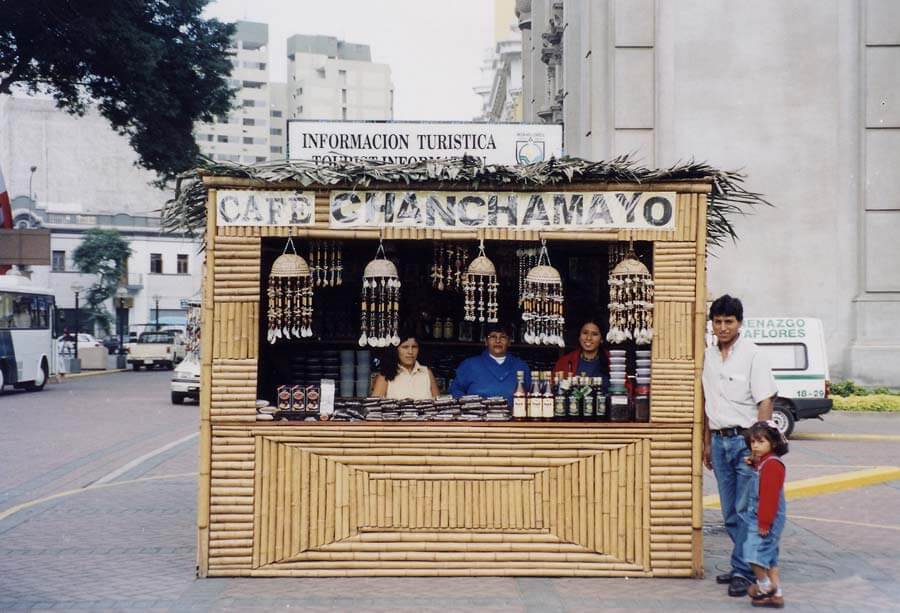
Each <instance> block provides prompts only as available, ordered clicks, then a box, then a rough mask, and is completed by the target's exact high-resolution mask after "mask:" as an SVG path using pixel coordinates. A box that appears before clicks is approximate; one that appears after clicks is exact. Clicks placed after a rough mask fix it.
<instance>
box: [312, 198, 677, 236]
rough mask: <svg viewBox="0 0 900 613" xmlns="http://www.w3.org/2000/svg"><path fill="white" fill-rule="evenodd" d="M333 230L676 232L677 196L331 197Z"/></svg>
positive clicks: (330, 214) (330, 220) (330, 219)
mask: <svg viewBox="0 0 900 613" xmlns="http://www.w3.org/2000/svg"><path fill="white" fill-rule="evenodd" d="M329 225H330V227H332V228H372V227H398V228H440V229H454V228H456V229H471V228H519V229H523V230H540V229H552V228H558V229H565V228H572V229H626V228H628V229H641V230H674V229H675V192H616V191H608V192H563V191H555V192H553V191H547V192H486V191H472V192H464V191H452V192H450V191H446V192H444V191H400V190H365V191H341V190H335V191H332V192H331V196H330V206H329Z"/></svg>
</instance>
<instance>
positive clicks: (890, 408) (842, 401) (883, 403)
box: [832, 394, 900, 412]
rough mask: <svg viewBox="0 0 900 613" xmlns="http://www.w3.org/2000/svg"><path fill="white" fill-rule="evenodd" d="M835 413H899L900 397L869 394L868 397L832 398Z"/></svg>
mask: <svg viewBox="0 0 900 613" xmlns="http://www.w3.org/2000/svg"><path fill="white" fill-rule="evenodd" d="M832 400H834V410H836V411H882V412H894V411H897V412H900V396H897V395H892V394H870V395H868V396H847V397H841V396H834V397H833V398H832Z"/></svg>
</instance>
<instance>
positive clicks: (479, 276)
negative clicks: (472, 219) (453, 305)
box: [463, 241, 500, 323]
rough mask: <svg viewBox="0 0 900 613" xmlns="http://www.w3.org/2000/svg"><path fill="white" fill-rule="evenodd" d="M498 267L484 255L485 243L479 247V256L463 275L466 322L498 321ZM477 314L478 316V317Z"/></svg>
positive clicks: (482, 242)
mask: <svg viewBox="0 0 900 613" xmlns="http://www.w3.org/2000/svg"><path fill="white" fill-rule="evenodd" d="M499 286H500V285H499V283H497V267H496V266H494V263H493V262H492V261H491V260H490V259H488V257H487V256H486V255H485V254H484V241H481V242H480V244H479V245H478V256H477V257H476V258H475V259H474V260H472V261H471V263H469V267H468V268H467V269H466V272H465V274H464V275H463V295H464V300H465V302H464V315H463V319H465V320H466V321H476V320H477V321H482V322H483V321H487V322H491V323H493V322H496V321H497V307H498V304H497V288H498V287H499ZM476 312H477V316H476Z"/></svg>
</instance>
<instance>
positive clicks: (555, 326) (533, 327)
mask: <svg viewBox="0 0 900 613" xmlns="http://www.w3.org/2000/svg"><path fill="white" fill-rule="evenodd" d="M543 262H546V263H543ZM564 301H565V299H564V297H563V285H562V276H561V275H560V274H559V271H558V270H556V269H555V268H553V266H551V265H550V256H549V254H548V253H547V246H546V243H545V242H544V241H541V252H540V255H539V256H538V265H537V266H535V267H534V268H532V269H531V270H529V271H528V274H527V275H526V276H525V286H524V293H523V297H522V321H524V322H525V334H524V339H525V342H526V343H530V344H532V345H556V346H559V347H563V346H564V345H565V341H564V340H563V330H564V328H565V323H566V320H565V317H563V302H564Z"/></svg>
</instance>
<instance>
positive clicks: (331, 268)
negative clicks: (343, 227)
mask: <svg viewBox="0 0 900 613" xmlns="http://www.w3.org/2000/svg"><path fill="white" fill-rule="evenodd" d="M342 251H343V250H342V248H341V243H339V242H337V241H313V242H312V243H310V245H309V267H310V270H311V273H312V284H313V286H314V287H337V286H338V285H341V284H342V283H343V274H344V265H343V261H342V257H343V255H342Z"/></svg>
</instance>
